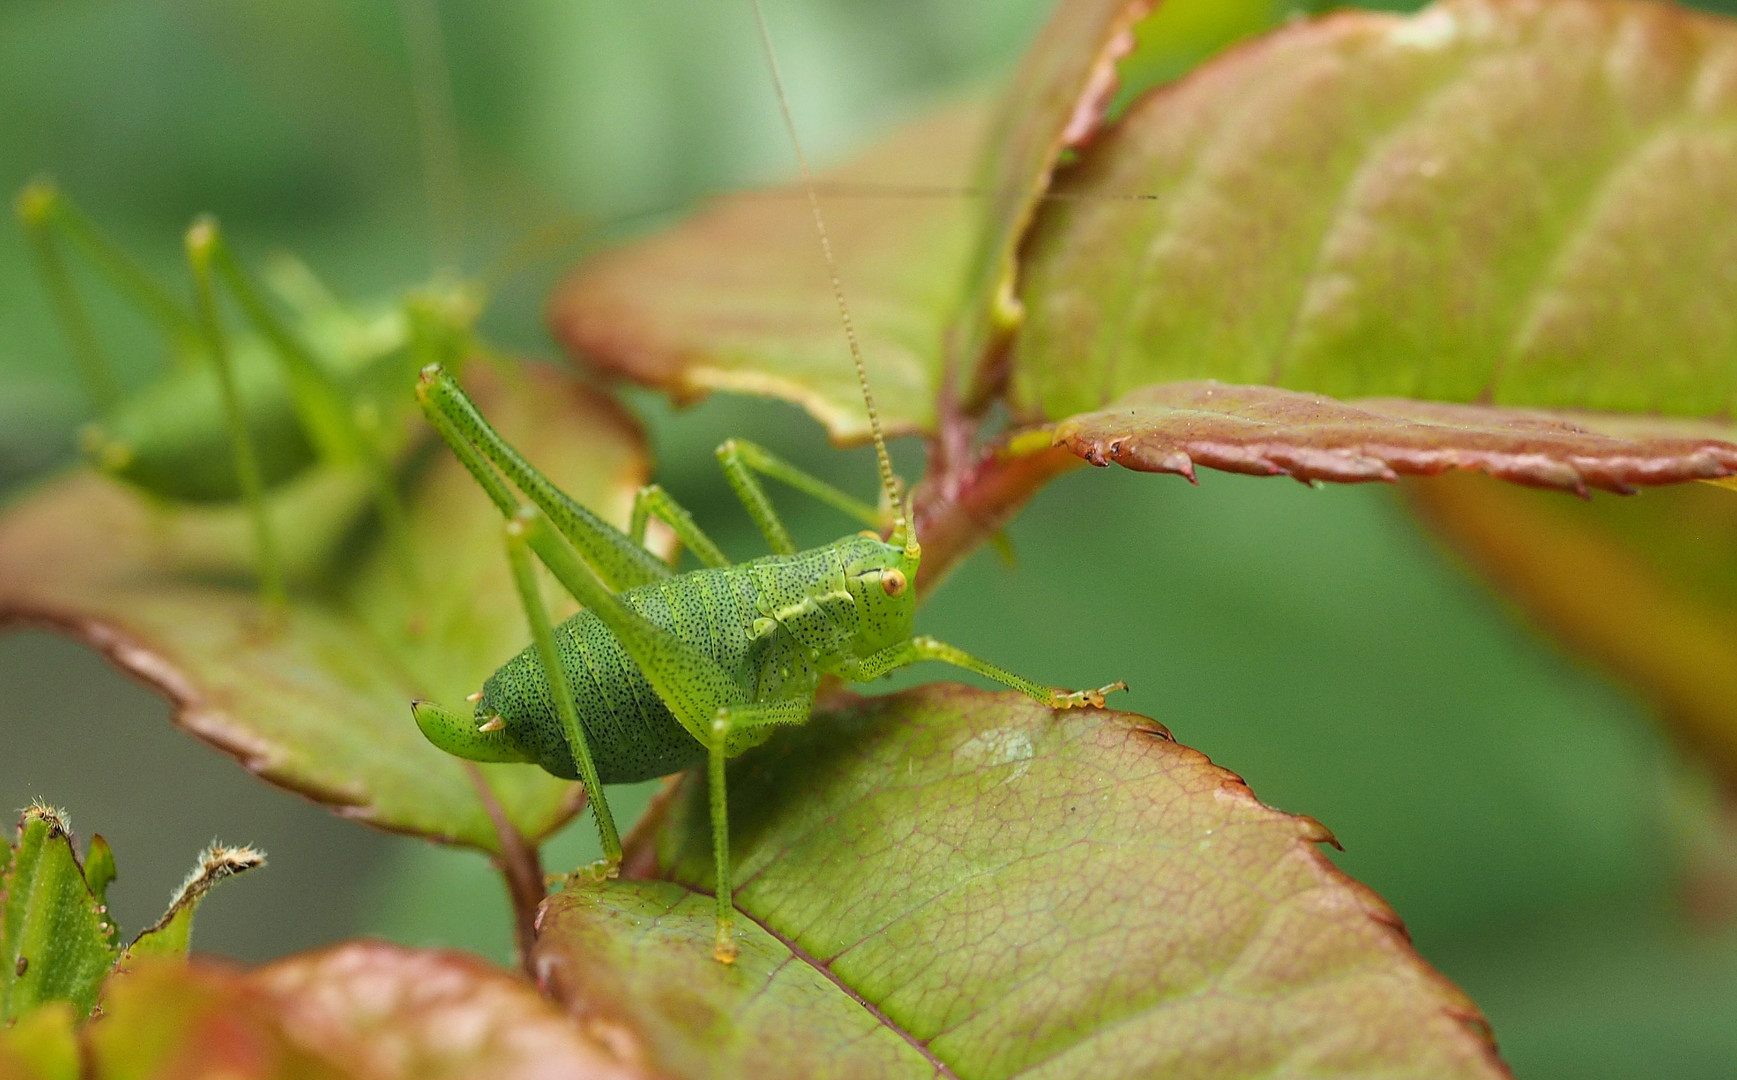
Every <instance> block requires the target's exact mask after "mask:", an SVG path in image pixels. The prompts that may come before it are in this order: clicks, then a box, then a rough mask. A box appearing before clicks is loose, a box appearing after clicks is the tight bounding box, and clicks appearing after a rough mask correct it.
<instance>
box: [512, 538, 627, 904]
mask: <svg viewBox="0 0 1737 1080" xmlns="http://www.w3.org/2000/svg"><path fill="white" fill-rule="evenodd" d="M505 532H506V540H507V559H508V561H509V562H510V563H511V564H512V569H513V583H514V585H515V586H516V587H517V589H518V593H519V602H520V604H522V605H523V606H524V609H525V620H526V622H528V623H529V624H530V628H531V640H532V642H533V643H534V644H535V645H536V648H537V656H538V658H539V659H540V660H541V661H542V664H543V675H544V678H546V679H547V680H548V683H549V696H550V697H551V698H552V699H553V700H554V702H555V713H556V715H557V716H558V717H559V718H560V720H561V730H562V734H564V735H565V736H566V739H567V747H568V749H569V750H570V751H571V752H572V755H573V765H574V769H575V771H576V772H578V774H579V779H580V782H581V783H583V784H584V786H585V794H586V797H587V798H589V799H590V802H591V813H592V815H593V816H594V817H595V818H596V819H597V835H598V838H599V840H601V842H602V845H603V863H604V865H603V868H602V869H603V873H604V874H605V875H606V876H611V877H613V876H614V874H615V868H616V867H617V866H619V865H620V864H621V836H620V834H619V833H618V832H617V831H616V828H615V815H614V814H613V813H611V812H610V809H609V799H608V797H607V796H606V795H605V794H604V792H603V784H602V782H601V781H600V780H599V779H598V776H597V763H596V761H595V759H593V757H592V755H591V744H590V742H589V741H588V740H587V739H586V737H585V726H584V725H583V724H581V723H580V722H579V706H578V703H577V702H576V701H575V700H574V698H573V685H572V682H571V680H569V679H568V678H567V671H566V667H565V665H563V664H562V662H561V654H560V651H559V650H558V649H557V648H556V646H555V628H554V626H553V625H552V624H551V623H550V621H549V612H548V609H547V608H545V607H544V606H543V597H542V594H541V592H540V591H539V589H538V587H537V578H536V574H535V572H534V570H533V569H532V566H531V555H530V550H529V545H528V544H527V543H526V538H525V533H526V516H524V515H515V516H514V517H513V518H512V519H511V520H509V521H508V522H507V523H506V526H505Z"/></svg>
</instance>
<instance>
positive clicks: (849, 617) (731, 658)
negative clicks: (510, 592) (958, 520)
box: [476, 545, 858, 784]
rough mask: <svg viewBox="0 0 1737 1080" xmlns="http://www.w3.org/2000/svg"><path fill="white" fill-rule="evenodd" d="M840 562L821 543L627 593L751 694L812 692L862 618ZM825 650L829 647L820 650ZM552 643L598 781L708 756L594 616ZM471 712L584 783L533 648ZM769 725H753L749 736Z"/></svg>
mask: <svg viewBox="0 0 1737 1080" xmlns="http://www.w3.org/2000/svg"><path fill="white" fill-rule="evenodd" d="M845 557H846V556H845V555H844V552H843V551H841V549H840V548H839V547H838V546H836V545H833V546H828V547H824V548H814V549H812V550H809V551H803V552H798V553H797V554H795V555H775V556H770V557H768V558H762V559H757V560H755V561H753V562H750V563H743V564H740V565H737V566H726V567H718V568H714V569H703V570H694V571H692V572H690V573H686V574H681V575H679V576H677V577H672V578H669V579H667V580H664V581H659V582H654V583H652V584H650V585H642V586H640V587H638V588H635V589H629V590H627V591H625V592H623V593H621V594H620V595H621V599H622V601H623V602H624V603H625V604H626V605H627V606H628V607H629V608H631V609H632V610H633V611H634V612H636V613H637V614H639V615H641V616H643V617H644V618H645V619H646V620H647V621H649V622H650V623H652V624H653V625H654V626H657V627H659V628H661V629H664V630H668V631H670V632H671V633H673V634H675V635H676V636H677V637H679V638H681V639H682V640H683V641H685V642H688V643H690V644H692V645H693V646H695V647H697V648H698V649H700V650H701V651H703V652H704V653H705V654H706V655H707V656H709V657H710V658H711V659H712V660H713V661H715V662H716V663H717V665H718V666H719V667H720V668H722V669H723V670H724V671H725V672H727V673H728V674H729V675H730V676H731V678H732V681H733V682H734V683H735V684H736V685H737V686H739V687H740V688H741V689H742V691H743V697H744V700H760V699H765V698H782V697H785V696H788V695H789V694H790V693H792V692H798V693H800V692H803V691H808V692H812V688H813V686H814V685H815V683H816V682H817V681H818V678H819V672H820V671H821V670H822V666H823V665H825V663H826V661H827V659H837V658H841V657H842V656H843V655H847V654H848V653H849V652H850V651H851V650H850V649H849V642H850V640H851V638H852V637H853V635H854V633H855V631H856V628H857V625H858V619H857V618H856V617H855V616H856V610H855V604H854V603H853V602H852V601H851V600H850V594H849V591H848V590H847V589H846V588H845V585H844V573H845V569H844V558H845ZM799 620H800V622H799ZM786 621H788V622H789V623H790V625H786ZM798 634H801V636H802V639H801V640H799V638H798V636H797V635H798ZM828 639H830V640H828ZM804 640H806V641H808V642H811V643H812V646H811V645H805V644H804ZM828 645H830V646H832V649H829V650H827V651H824V652H823V651H822V647H824V646H828ZM555 646H556V650H557V651H558V652H559V653H560V656H561V663H562V668H563V670H564V671H565V673H566V676H567V682H568V685H569V686H571V687H572V690H573V698H574V703H575V705H576V706H577V707H578V714H579V723H580V725H581V726H582V727H583V728H584V730H585V738H586V741H587V742H588V743H589V744H590V747H591V753H592V756H593V759H594V760H595V762H596V764H597V773H598V777H599V779H600V780H602V782H603V783H606V784H623V783H633V782H636V781H640V780H650V779H652V778H654V777H659V776H668V775H669V774H671V773H676V772H680V771H682V770H683V769H688V768H692V767H693V766H695V765H698V764H700V763H701V762H703V761H705V758H706V747H705V746H704V745H703V744H702V743H700V742H699V741H698V740H697V739H695V738H694V737H693V736H692V735H691V734H689V733H688V731H687V730H686V729H685V728H683V727H682V725H681V723H680V722H679V721H677V720H676V718H675V716H674V714H673V713H671V712H670V710H669V707H668V706H667V705H665V704H664V702H663V700H662V699H661V698H660V697H659V696H658V694H657V691H656V690H654V689H653V688H652V686H651V683H650V682H648V681H647V680H646V678H645V676H644V674H643V673H641V671H640V669H639V667H638V665H636V664H635V663H634V662H633V660H632V658H630V657H629V656H628V654H627V650H626V649H624V648H623V647H622V645H621V642H620V641H619V640H618V639H617V638H616V636H615V634H614V633H613V632H612V631H611V630H610V629H609V628H608V627H607V626H605V625H604V623H603V620H602V619H600V618H599V617H598V616H597V615H596V614H594V613H592V612H590V611H581V612H579V613H578V614H577V615H574V616H573V617H572V618H570V619H568V620H566V621H565V622H563V623H561V624H560V625H559V626H557V627H556V628H555ZM839 646H844V648H843V649H839V648H838V647H839ZM829 652H830V653H831V654H832V655H831V656H828V653H829ZM476 716H477V718H478V719H479V720H486V719H487V718H489V717H494V716H499V717H500V718H501V721H502V723H503V724H504V725H505V727H504V730H503V731H502V734H503V735H504V736H506V737H507V738H509V739H510V740H511V741H512V742H513V743H514V744H515V745H516V746H517V747H518V748H519V749H520V750H522V751H523V752H524V753H525V755H526V756H527V757H529V758H531V759H532V760H534V761H535V762H536V763H537V764H538V765H541V766H542V767H543V768H544V769H546V770H547V771H549V772H551V773H553V774H555V775H556V776H560V777H564V778H566V779H569V780H575V779H579V774H578V770H577V767H576V765H575V763H574V760H573V750H572V748H571V747H570V746H569V745H568V741H567V738H566V735H565V734H564V733H563V731H562V728H561V720H560V716H559V715H558V713H557V711H556V707H555V701H554V698H553V697H552V695H551V693H550V687H549V680H548V678H547V677H546V675H545V673H544V670H543V665H542V662H541V660H540V659H539V657H538V654H537V649H536V647H535V645H531V646H527V647H526V648H525V649H524V651H522V652H520V653H519V654H518V655H517V656H515V657H513V658H512V659H511V660H509V661H507V663H505V664H503V665H502V666H501V668H500V669H499V670H497V671H496V672H495V673H494V674H493V675H492V676H490V677H489V679H488V681H487V682H485V683H484V684H483V690H482V698H481V699H480V700H479V701H478V702H477V708H476ZM771 732H772V729H771V728H759V729H755V730H754V732H753V733H752V734H753V738H752V742H759V741H761V740H762V739H764V738H766V737H768V736H769V735H770V734H771ZM746 735H747V733H743V734H742V735H738V736H737V739H736V740H735V741H736V742H738V743H741V746H740V748H741V749H746V746H747V745H751V743H742V739H743V738H744V737H746Z"/></svg>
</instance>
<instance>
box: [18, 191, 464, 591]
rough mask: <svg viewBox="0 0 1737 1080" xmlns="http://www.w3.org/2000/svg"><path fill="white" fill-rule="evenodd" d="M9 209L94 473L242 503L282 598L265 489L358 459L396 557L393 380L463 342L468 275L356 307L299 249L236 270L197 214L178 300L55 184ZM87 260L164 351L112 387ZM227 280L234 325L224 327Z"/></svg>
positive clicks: (400, 440)
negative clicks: (69, 357) (70, 371)
mask: <svg viewBox="0 0 1737 1080" xmlns="http://www.w3.org/2000/svg"><path fill="white" fill-rule="evenodd" d="M16 209H17V213H18V218H19V221H20V223H21V224H22V225H23V227H24V230H25V233H26V236H27V237H28V239H29V241H30V246H31V250H32V254H33V255H34V257H35V261H36V265H37V269H38V271H39V272H40V276H41V278H42V281H43V284H44V287H45V288H46V290H47V293H48V296H49V298H50V300H51V302H52V304H53V306H54V309H55V314H56V316H57V317H58V319H59V322H60V324H61V328H62V330H63V332H64V334H65V336H66V339H67V342H68V344H69V346H70V347H71V350H72V354H73V356H74V358H75V359H76V361H77V363H78V370H79V374H80V377H81V381H82V382H83V384H84V388H85V391H86V393H87V395H88V396H89V399H90V404H91V407H92V409H93V410H94V411H95V412H96V414H97V416H98V419H96V420H94V421H92V422H91V423H88V424H86V425H85V426H84V428H83V429H82V431H81V432H80V435H79V444H80V447H81V449H82V450H83V451H84V453H85V455H86V457H87V458H88V459H89V460H90V462H91V463H92V464H93V465H94V466H96V467H97V468H99V469H101V470H102V471H103V472H105V473H107V474H108V475H110V476H112V477H114V478H116V479H117V480H120V481H122V482H124V483H126V484H128V485H129V486H131V487H133V488H135V489H137V490H139V491H141V492H143V493H145V494H147V495H149V496H151V497H153V498H155V499H158V500H161V501H163V502H165V503H168V504H171V505H175V504H180V505H202V506H209V505H232V504H237V503H239V504H242V505H243V506H244V507H245V508H246V511H247V513H248V515H249V517H250V518H251V521H252V528H253V533H254V539H255V544H256V547H257V553H258V554H257V558H258V564H257V565H258V572H259V579H260V589H261V592H262V594H263V595H264V597H265V598H266V600H267V601H268V602H269V603H273V604H278V603H281V602H282V601H283V599H284V584H283V569H282V566H281V565H280V559H279V555H278V543H277V540H276V533H275V531H274V528H273V526H272V522H271V508H270V505H269V501H268V497H269V495H270V493H271V492H272V491H273V490H274V489H277V488H279V487H281V486H283V485H284V484H286V483H288V482H290V481H292V480H294V479H296V478H298V477H300V476H302V475H304V474H305V473H306V472H307V471H308V470H309V469H311V468H313V467H314V466H315V465H316V464H325V465H330V466H337V467H341V468H359V469H362V470H365V472H366V473H367V476H368V478H369V482H370V484H371V486H372V489H373V495H374V502H375V506H376V508H377V511H378V513H379V516H380V520H381V523H382V525H383V527H384V529H385V532H386V535H387V537H388V541H389V543H391V544H392V545H393V546H394V547H395V548H396V549H397V551H398V554H399V557H400V559H402V560H405V561H406V564H407V565H408V559H409V547H408V543H407V538H406V536H405V523H404V508H403V504H402V501H401V499H400V496H399V494H398V487H397V478H396V474H395V470H394V466H393V462H394V460H395V458H396V457H397V455H398V454H399V452H400V451H401V450H403V448H404V445H405V443H406V441H407V439H408V437H409V436H408V434H407V432H408V428H407V426H406V424H405V423H404V419H405V415H406V412H407V410H408V407H409V404H410V397H409V394H408V393H406V390H405V388H406V387H408V386H409V385H410V384H411V382H412V380H413V379H414V378H415V372H416V370H417V369H418V368H419V367H421V366H423V365H424V364H427V363H430V362H433V361H435V360H443V361H445V362H449V363H459V362H462V360H463V358H464V357H465V356H466V355H468V354H469V353H470V352H471V351H472V349H473V348H474V341H473V339H472V335H471V327H472V324H473V323H474V321H475V319H476V317H477V314H478V312H479V310H480V297H479V295H478V294H477V292H476V290H475V289H474V288H472V287H470V286H467V285H465V284H463V283H460V282H456V281H452V282H436V283H433V284H430V285H427V286H423V287H421V288H418V289H415V290H412V291H411V292H410V293H408V294H407V295H406V296H405V297H404V298H403V299H402V300H401V301H400V302H398V303H396V304H393V305H390V306H387V307H384V308H380V309H376V310H373V311H364V310H359V309H356V308H352V307H350V306H347V305H345V304H343V303H341V302H340V301H339V300H338V299H337V298H336V297H334V296H333V295H332V294H331V293H330V292H329V291H328V290H327V289H326V288H325V287H324V286H323V285H322V284H321V282H320V281H319V280H318V279H317V278H316V277H315V276H314V275H313V272H312V271H310V270H309V269H308V268H307V267H306V266H305V265H303V264H302V263H300V262H298V261H295V260H293V259H289V258H287V257H285V258H280V259H278V260H277V262H276V263H275V264H274V265H273V267H272V268H271V270H270V272H269V273H268V274H267V276H266V280H267V282H268V284H267V285H264V286H262V285H261V283H260V282H258V281H257V280H255V278H254V277H253V276H252V275H251V274H250V273H249V272H248V271H247V269H246V268H245V267H244V266H243V265H242V263H241V261H240V259H239V258H237V256H236V255H235V253H234V251H233V250H232V249H231V248H230V246H229V243H228V241H227V240H226V238H225V237H224V235H223V232H222V230H221V229H220V228H219V227H218V224H217V221H216V219H214V218H211V217H201V218H199V219H198V220H197V221H195V222H194V223H193V226H192V227H191V228H190V229H189V230H188V231H187V238H186V243H187V263H188V268H189V271H190V276H191V279H192V302H191V303H188V302H187V301H186V300H185V299H183V298H182V297H181V296H178V295H176V293H175V292H174V291H173V290H172V289H171V288H169V287H168V286H167V285H166V284H164V283H163V282H161V281H159V280H158V279H157V278H156V277H155V276H153V275H152V274H151V273H150V272H149V271H148V270H147V269H146V268H145V267H144V266H143V265H142V264H141V263H139V262H138V261H137V260H135V259H134V258H133V257H132V256H131V255H129V254H128V253H127V252H126V251H125V250H123V249H122V248H121V247H120V246H119V245H117V244H116V243H115V242H114V241H112V240H111V239H109V237H108V236H106V235H105V234H104V233H103V232H102V231H101V230H100V229H99V228H98V227H97V226H96V225H95V224H94V223H93V222H92V221H91V220H90V219H89V218H88V217H86V216H85V215H84V213H83V212H82V211H81V210H80V209H79V208H78V207H77V205H76V204H74V203H73V202H72V200H71V199H69V198H68V197H67V196H66V195H65V194H64V193H63V192H61V191H60V190H59V189H57V188H56V187H55V186H54V184H53V183H52V182H50V181H48V180H37V181H34V182H32V183H31V184H29V185H28V186H27V187H25V188H24V190H23V191H22V192H20V193H19V195H18V198H17V203H16ZM67 249H73V250H77V251H78V252H80V253H81V254H82V255H84V256H85V257H86V258H87V259H88V261H89V262H90V264H91V265H92V267H93V268H94V269H95V270H97V271H98V272H99V273H100V274H101V275H102V277H103V278H105V279H106V280H107V282H108V283H109V284H110V285H112V286H113V287H114V288H115V289H116V290H117V291H118V292H120V293H121V294H122V295H123V296H124V297H125V298H126V299H127V300H128V301H130V302H131V304H132V306H133V307H135V308H136V309H137V310H138V311H139V312H141V313H142V314H144V315H145V316H146V317H147V318H148V319H149V320H150V322H151V323H152V324H153V325H154V327H155V328H156V329H157V330H158V331H159V333H160V334H161V336H162V339H163V341H164V344H165V346H166V351H167V352H168V354H169V356H170V357H171V364H170V367H169V369H168V370H167V371H165V372H163V373H162V374H161V375H160V376H158V377H157V378H156V379H155V380H153V381H152V382H151V383H150V384H149V385H147V386H145V387H143V388H140V389H138V390H135V391H131V392H127V393H123V392H122V390H121V388H120V384H119V381H118V380H117V378H116V376H115V373H114V371H113V368H112V367H111V365H110V364H109V362H108V359H107V357H106V355H105V354H104V352H103V349H102V346H101V344H100V342H99V341H98V338H97V334H96V330H95V327H94V326H93V324H92V322H91V319H90V317H89V314H88V312H87V309H86V305H85V302H84V299H83V297H82V296H81V295H80V294H79V292H78V289H77V287H76V285H75V284H74V280H73V275H72V274H71V272H70V271H69V268H68V266H67V264H66V260H65V258H64V253H65V251H66V250H67ZM220 285H221V286H222V287H224V288H226V289H227V290H228V292H229V294H230V296H231V297H233V299H234V301H235V303H236V306H237V307H239V309H240V311H241V312H242V314H243V316H244V318H245V320H246V323H247V326H246V329H245V331H244V332H242V333H240V334H231V333H230V332H229V331H228V330H227V329H226V328H225V325H224V322H225V319H224V314H223V311H222V309H221V306H220V302H219V299H218V288H219V286H220Z"/></svg>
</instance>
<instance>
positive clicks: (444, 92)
mask: <svg viewBox="0 0 1737 1080" xmlns="http://www.w3.org/2000/svg"><path fill="white" fill-rule="evenodd" d="M398 6H399V10H400V11H401V13H402V15H403V20H404V40H405V44H406V46H407V47H408V48H409V51H410V75H411V93H412V96H413V97H414V99H415V102H416V124H417V128H418V129H419V130H418V135H419V140H418V141H419V142H420V143H421V144H422V173H423V183H424V184H425V185H426V188H427V193H428V220H429V230H430V233H431V238H432V240H433V241H434V243H433V245H432V246H433V249H434V251H433V254H434V269H435V272H436V273H443V274H456V273H458V269H459V265H460V263H461V262H462V261H463V259H464V217H463V215H464V177H463V174H462V173H461V171H460V167H459V162H458V138H457V136H456V135H455V130H456V127H457V124H456V121H455V120H454V119H453V115H454V114H453V108H452V82H451V79H450V78H449V73H448V70H447V59H446V41H445V35H444V34H443V33H442V32H441V27H440V11H439V9H438V8H436V7H435V5H434V0H400V2H399V5H398Z"/></svg>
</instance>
